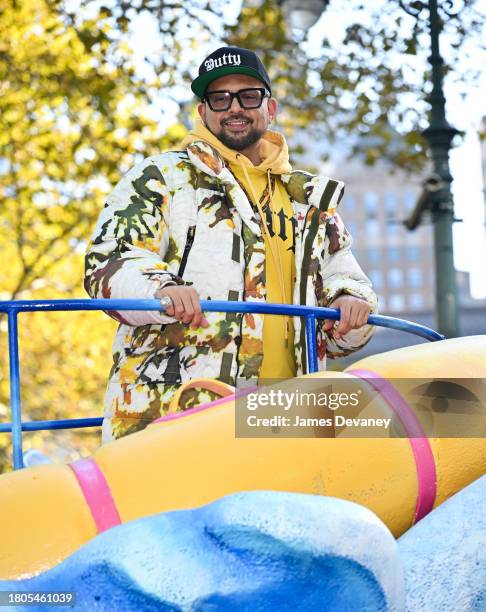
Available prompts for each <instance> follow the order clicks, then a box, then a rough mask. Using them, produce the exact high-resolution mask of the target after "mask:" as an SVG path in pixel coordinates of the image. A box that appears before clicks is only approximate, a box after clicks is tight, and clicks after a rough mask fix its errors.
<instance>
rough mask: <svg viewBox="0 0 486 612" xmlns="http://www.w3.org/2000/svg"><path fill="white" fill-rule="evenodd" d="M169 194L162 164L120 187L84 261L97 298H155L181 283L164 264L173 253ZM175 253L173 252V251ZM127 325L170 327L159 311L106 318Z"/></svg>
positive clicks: (144, 168) (141, 169) (144, 167)
mask: <svg viewBox="0 0 486 612" xmlns="http://www.w3.org/2000/svg"><path fill="white" fill-rule="evenodd" d="M169 205H170V194H169V190H168V188H167V184H166V180H165V178H164V175H163V174H162V171H161V169H160V164H158V163H156V162H155V160H154V159H153V158H147V159H145V160H144V161H143V162H142V163H141V164H140V165H138V166H136V167H135V168H133V169H132V170H131V171H130V172H128V174H127V175H126V176H125V177H124V178H123V179H122V180H121V181H120V182H119V183H118V185H117V186H116V187H115V189H114V190H113V192H112V193H111V194H110V196H109V197H108V199H107V202H106V204H105V207H104V209H103V211H102V212H101V214H100V217H99V219H98V222H97V225H96V228H95V230H94V233H93V236H92V240H91V242H90V244H89V247H88V252H87V254H86V259H85V280H84V286H85V289H86V291H87V292H88V294H89V295H90V296H91V297H93V298H115V299H123V298H145V299H147V298H153V297H154V294H155V292H156V291H157V289H159V288H161V287H164V286H166V285H169V284H181V283H182V281H181V280H180V279H179V278H178V277H177V276H176V275H174V274H172V273H171V272H170V271H169V267H168V264H167V263H165V262H164V261H163V259H164V257H165V256H166V254H167V252H168V251H169V250H170V249H171V246H172V245H171V239H170V236H169V231H168V227H167V222H166V219H167V216H168V214H167V213H168V207H169ZM172 248H173V247H172ZM108 314H109V315H110V316H112V317H113V318H115V319H117V320H118V321H121V322H122V323H127V324H128V325H146V324H150V323H156V324H157V323H158V324H163V323H170V322H173V321H174V319H171V318H170V317H167V316H164V315H162V314H161V313H160V312H157V311H153V312H152V311H121V312H113V311H110V312H108Z"/></svg>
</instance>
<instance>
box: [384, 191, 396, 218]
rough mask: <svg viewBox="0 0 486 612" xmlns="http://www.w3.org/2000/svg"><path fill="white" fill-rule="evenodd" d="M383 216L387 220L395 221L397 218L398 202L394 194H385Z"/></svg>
mask: <svg viewBox="0 0 486 612" xmlns="http://www.w3.org/2000/svg"><path fill="white" fill-rule="evenodd" d="M384 200H385V214H386V218H387V219H397V218H398V216H399V211H398V200H397V196H396V194H395V193H390V192H387V193H385V196H384Z"/></svg>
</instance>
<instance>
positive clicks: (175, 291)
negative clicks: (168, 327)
mask: <svg viewBox="0 0 486 612" xmlns="http://www.w3.org/2000/svg"><path fill="white" fill-rule="evenodd" d="M155 297H156V298H157V299H159V300H160V298H163V297H169V298H170V299H171V300H172V304H171V305H169V306H167V307H166V308H165V312H166V314H167V315H168V316H169V317H174V319H177V320H178V321H181V322H182V323H186V324H188V323H190V324H191V327H192V328H193V329H197V328H198V327H208V325H209V323H208V321H207V319H206V317H205V316H204V314H203V312H202V311H201V304H200V302H199V295H198V294H197V291H196V290H195V289H194V287H189V286H187V285H185V286H184V285H170V286H168V287H164V288H163V289H158V290H157V291H156V293H155Z"/></svg>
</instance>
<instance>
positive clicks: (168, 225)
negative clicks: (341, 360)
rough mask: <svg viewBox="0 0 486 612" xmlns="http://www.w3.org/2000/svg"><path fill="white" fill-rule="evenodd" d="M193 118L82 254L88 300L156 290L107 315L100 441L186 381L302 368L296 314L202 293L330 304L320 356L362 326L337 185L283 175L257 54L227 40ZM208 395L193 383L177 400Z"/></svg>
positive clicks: (204, 79)
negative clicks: (113, 330)
mask: <svg viewBox="0 0 486 612" xmlns="http://www.w3.org/2000/svg"><path fill="white" fill-rule="evenodd" d="M192 90H193V92H194V93H195V94H196V95H197V96H198V97H199V99H200V103H199V105H198V111H199V115H200V117H201V123H200V124H199V125H198V126H197V127H196V129H195V130H194V131H193V132H191V134H189V136H188V137H187V138H186V139H185V141H184V142H183V143H182V150H181V151H177V152H169V153H164V154H161V155H156V156H153V157H150V158H148V159H146V160H144V161H143V162H142V163H141V164H140V165H139V166H137V167H135V168H134V169H132V170H131V171H130V172H129V173H128V174H127V176H125V177H124V178H123V179H122V180H121V181H120V183H119V184H118V185H117V186H116V188H115V189H114V191H113V193H112V194H111V195H110V197H109V198H108V202H107V205H106V207H105V208H104V210H103V212H102V213H101V216H100V219H99V221H98V224H97V227H96V229H95V232H94V237H93V241H92V244H91V245H90V250H89V252H88V254H87V257H86V280H85V286H86V289H87V291H88V293H89V294H90V295H91V296H92V297H104V298H110V297H111V298H158V299H160V300H161V303H162V305H163V306H164V308H165V313H161V312H130V311H124V312H111V313H109V314H110V315H111V316H113V317H114V318H116V319H117V320H118V321H120V323H121V325H120V327H119V329H118V333H117V336H116V339H115V344H114V364H113V367H112V371H111V375H110V381H109V384H108V390H107V396H106V406H105V421H104V430H103V439H104V440H105V441H106V440H110V439H112V438H118V437H120V436H123V435H126V434H128V433H131V432H134V431H137V430H139V429H142V428H143V427H145V426H146V425H148V424H149V423H150V422H151V421H153V420H154V419H156V418H157V417H159V416H160V415H162V414H164V413H165V412H166V411H167V409H168V406H169V403H170V400H171V398H172V397H173V396H174V394H175V393H176V391H177V389H178V388H179V387H180V385H181V384H182V383H184V382H186V381H188V380H190V379H194V378H200V377H203V378H216V379H219V380H221V381H224V382H227V383H230V384H231V385H235V384H236V383H237V381H239V380H241V379H244V380H257V379H259V380H264V379H265V378H272V379H278V378H290V377H292V376H296V375H299V374H301V373H305V372H306V371H307V363H306V351H305V326H303V325H302V324H301V321H300V319H299V318H294V319H292V318H289V317H279V316H273V317H270V316H266V317H263V316H262V315H257V314H247V315H240V314H231V313H228V314H224V313H205V314H204V313H203V312H201V307H200V303H199V300H200V299H212V300H246V301H252V302H264V301H267V302H280V303H294V304H307V305H318V306H333V307H335V308H339V309H340V310H341V320H340V322H339V323H338V324H336V325H335V324H334V322H333V321H321V322H320V323H319V324H318V331H317V341H318V353H319V366H320V368H322V369H323V368H324V367H325V356H326V353H327V354H328V355H330V356H331V357H336V356H342V355H346V354H349V353H350V352H352V351H354V350H356V349H358V348H360V347H361V346H363V345H364V344H365V343H366V342H367V341H368V340H369V338H370V336H371V328H370V326H368V325H365V323H366V321H367V318H368V315H369V313H370V311H371V312H373V311H375V310H376V297H375V294H374V293H373V291H372V289H371V286H370V283H369V281H368V279H367V278H366V276H365V275H364V274H363V272H362V270H361V268H360V267H359V266H358V264H357V262H356V260H355V259H354V257H353V255H352V254H351V251H350V245H351V238H350V236H349V234H348V232H347V231H346V229H345V227H344V225H343V223H342V221H341V219H340V217H339V216H338V215H337V214H336V208H337V206H338V203H339V201H340V199H341V197H342V194H343V189H344V185H343V184H342V183H340V182H339V181H334V180H331V179H328V178H325V177H314V176H312V175H310V174H308V173H305V172H301V171H292V168H291V166H290V163H289V159H288V150H287V145H286V142H285V139H284V138H283V136H282V135H280V134H278V133H277V132H273V131H270V130H269V129H268V127H269V125H270V124H271V123H272V121H273V120H274V118H275V116H276V113H277V102H276V100H275V99H274V98H272V96H271V83H270V79H269V77H268V74H267V72H266V70H265V68H264V66H263V65H262V63H261V61H260V59H259V58H258V57H257V56H256V55H255V54H254V53H253V52H252V51H249V50H247V49H240V48H237V47H222V48H220V49H217V50H216V51H214V52H213V53H211V55H209V57H208V58H207V59H206V60H205V61H204V62H203V63H202V64H201V67H200V68H199V75H198V77H197V78H196V79H195V80H194V81H193V83H192ZM209 398H211V395H210V394H209V395H208V393H207V391H204V390H202V389H201V390H200V389H197V388H196V389H191V391H189V392H187V393H185V394H184V396H183V398H181V403H180V405H179V408H180V409H185V408H188V407H191V406H194V405H197V404H198V403H200V402H201V401H204V400H207V399H209Z"/></svg>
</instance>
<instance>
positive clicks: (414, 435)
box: [346, 370, 437, 523]
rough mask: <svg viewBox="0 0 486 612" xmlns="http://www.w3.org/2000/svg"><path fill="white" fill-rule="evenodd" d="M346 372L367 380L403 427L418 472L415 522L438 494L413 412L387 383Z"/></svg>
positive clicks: (369, 375)
mask: <svg viewBox="0 0 486 612" xmlns="http://www.w3.org/2000/svg"><path fill="white" fill-rule="evenodd" d="M346 373H347V374H352V375H354V376H357V377H358V378H361V379H363V380H366V381H367V382H368V383H369V384H370V385H371V386H372V387H373V389H375V390H376V391H378V393H379V394H380V395H381V396H382V397H383V399H384V400H385V401H386V403H387V404H388V405H389V406H390V408H391V409H392V410H393V412H394V413H395V414H396V415H397V416H398V418H399V419H400V422H401V423H402V425H403V427H404V428H405V431H406V433H407V435H408V437H409V441H410V446H411V447H412V452H413V456H414V459H415V468H416V470H417V483H418V493H417V503H416V505H415V519H414V523H416V522H417V521H419V520H420V519H422V518H423V517H424V516H426V515H427V514H428V513H429V512H430V511H431V510H432V509H433V507H434V503H435V498H436V495H437V473H436V469H435V458H434V454H433V452H432V448H431V446H430V442H429V440H428V438H427V436H426V435H425V432H424V430H423V429H422V426H421V425H420V422H419V420H418V419H417V416H416V414H415V412H414V411H413V410H412V409H411V408H410V406H409V405H408V404H407V402H406V401H405V399H404V398H403V397H402V395H401V394H400V393H399V392H398V391H397V389H395V387H394V386H393V385H392V384H391V383H390V382H389V381H388V380H385V379H384V378H383V377H382V376H380V375H379V374H377V373H376V372H372V371H371V370H346Z"/></svg>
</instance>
